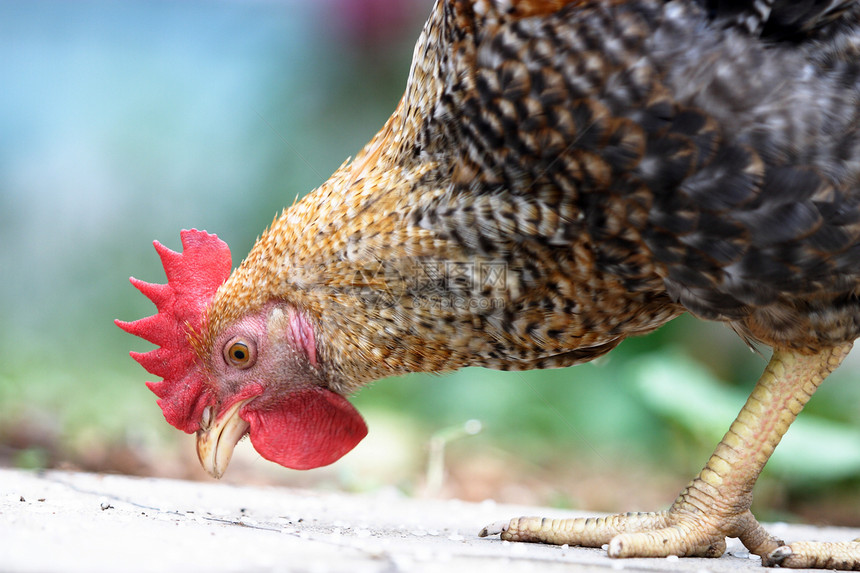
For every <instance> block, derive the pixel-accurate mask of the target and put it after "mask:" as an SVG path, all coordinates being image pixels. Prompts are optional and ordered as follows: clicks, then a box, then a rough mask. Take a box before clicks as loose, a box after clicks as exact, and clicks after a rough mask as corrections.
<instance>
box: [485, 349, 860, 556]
mask: <svg viewBox="0 0 860 573" xmlns="http://www.w3.org/2000/svg"><path fill="white" fill-rule="evenodd" d="M850 349H851V343H846V344H843V345H841V346H837V347H834V348H829V349H826V350H823V351H821V352H819V353H817V354H812V355H806V354H802V353H799V352H797V351H792V350H785V349H776V350H774V353H773V356H772V357H771V359H770V362H769V363H768V365H767V368H766V369H765V371H764V374H762V376H761V378H760V379H759V381H758V383H757V384H756V386H755V388H754V389H753V391H752V394H751V395H750V397H749V399H748V400H747V402H746V404H744V407H743V409H742V410H741V412H740V414H738V417H737V418H736V419H735V421H734V423H732V425H731V428H729V431H728V433H727V434H726V435H725V436H724V437H723V439H722V441H721V442H720V444H719V445H718V446H717V449H716V450H715V451H714V453H713V455H712V456H711V458H710V459H709V460H708V463H707V464H706V465H705V467H704V469H702V471H701V472H700V473H699V475H698V477H696V478H695V479H694V480H693V481H692V482H691V483H690V485H688V486H687V488H686V489H685V490H684V491H683V492H681V495H680V496H679V497H678V499H677V500H676V501H675V503H674V504H673V505H672V507H671V508H670V509H669V510H668V511H662V512H656V513H627V514H619V515H612V516H609V517H602V518H578V519H543V518H539V517H528V518H517V519H512V520H511V521H510V522H509V523H508V524H507V525H506V526H503V527H501V528H499V529H498V530H494V529H493V526H489V527H488V528H485V529H484V530H483V531H481V534H480V535H481V536H482V537H485V536H487V535H491V534H494V533H501V536H502V539H505V540H508V541H531V542H542V543H552V544H557V545H562V544H569V545H582V546H586V547H600V546H602V545H604V544H606V543H608V544H609V556H610V557H665V556H667V555H680V556H700V557H719V556H720V555H722V554H723V552H724V551H725V548H726V541H725V538H726V537H738V538H739V539H740V540H741V541H742V542H743V544H744V545H745V546H746V547H747V548H748V549H749V550H750V551H751V552H752V553H754V554H756V555H759V556H761V557H762V559H763V563H765V564H766V565H775V564H780V563H781V564H782V565H783V566H795V565H794V564H795V563H797V564H799V566H812V567H815V566H816V565H817V566H827V567H834V566H841V567H842V568H843V569H851V568H852V567H853V568H860V544H858V543H853V544H852V543H849V544H837V545H828V546H825V545H823V544H814V547H815V548H814V549H810V548H809V544H794V545H792V546H783V543H782V541H779V540H777V539H775V538H773V537H771V536H770V535H768V534H767V532H766V531H765V530H764V528H763V527H762V526H761V525H759V523H758V522H757V521H756V519H755V518H754V517H753V515H752V513H750V511H749V508H750V504H751V502H752V490H753V485H755V482H756V479H757V478H758V476H759V473H761V470H762V468H763V467H764V465H765V463H766V462H767V460H768V458H770V455H771V454H772V453H773V450H774V448H776V446H777V444H779V441H780V440H781V439H782V436H783V435H784V434H785V432H786V431H787V430H788V427H789V425H791V423H792V422H793V421H794V419H795V418H796V417H797V415H798V414H799V413H800V411H801V410H802V409H803V406H804V405H805V404H806V403H807V402H808V401H809V398H810V397H811V396H812V394H813V393H814V392H815V390H816V389H817V388H818V386H819V385H820V384H821V382H822V381H823V380H824V379H825V378H826V377H827V376H828V375H829V374H830V373H831V372H832V371H833V370H834V369H835V368H836V367H837V366H839V364H840V363H841V362H842V359H843V358H845V356H846V355H847V354H848V351H849V350H850Z"/></svg>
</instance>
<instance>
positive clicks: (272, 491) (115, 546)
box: [0, 470, 860, 573]
mask: <svg viewBox="0 0 860 573" xmlns="http://www.w3.org/2000/svg"><path fill="white" fill-rule="evenodd" d="M518 515H546V516H558V517H561V516H570V515H571V512H561V511H558V510H551V509H544V508H536V507H522V506H511V505H499V504H495V503H492V502H485V503H479V504H474V503H465V502H461V501H456V500H452V501H436V500H416V499H409V498H404V497H402V496H401V495H399V494H398V493H397V492H394V491H385V492H380V493H377V494H374V495H350V494H342V493H323V492H319V491H303V490H294V489H283V488H266V487H236V486H230V485H224V484H219V483H215V482H213V483H198V482H188V481H178V480H167V479H144V478H131V477H126V476H116V475H95V474H83V473H68V472H55V471H51V472H39V473H33V472H25V471H18V470H0V570H2V571H4V572H31V571H32V572H37V571H38V572H54V571H57V572H59V571H62V572H74V571H81V572H87V573H94V572H100V571H110V572H111V573H113V572H116V571H131V572H137V571H141V572H145V571H158V572H163V571H183V572H187V571H207V572H229V571H236V572H240V571H241V572H252V571H301V572H305V571H306V572H309V573H316V572H319V573H322V572H344V573H347V572H348V573H361V572H368V573H376V572H378V573H383V572H394V571H404V572H413V571H414V572H445V573H450V572H451V571H469V572H472V571H487V570H490V568H501V569H503V570H504V571H505V573H510V572H520V571H522V572H533V571H535V567H536V566H540V567H541V571H542V573H543V572H548V573H551V572H556V571H558V572H562V571H564V572H567V573H569V572H570V571H607V570H622V569H623V570H637V571H690V572H695V573H700V572H703V571H713V572H715V573H716V572H719V571H727V570H739V569H749V568H752V569H759V568H760V567H761V565H760V562H759V560H758V558H756V557H753V558H750V557H749V554H748V553H747V552H746V550H744V548H743V547H742V546H741V545H740V544H739V543H737V541H736V540H730V545H729V553H727V554H726V555H724V556H723V557H721V558H720V559H677V558H669V559H631V560H623V561H621V560H612V559H609V558H608V557H606V555H605V552H604V551H602V550H599V549H586V548H567V547H553V546H544V545H533V544H515V543H507V542H502V541H500V540H498V539H480V538H478V537H477V532H478V531H479V530H480V529H481V528H482V527H483V526H484V525H487V524H488V523H491V522H495V521H499V520H501V519H507V518H510V517H514V516H518ZM770 529H771V531H772V532H773V533H775V534H778V535H780V536H782V537H783V538H785V539H786V541H790V540H797V539H814V540H833V541H839V540H850V539H854V538H856V537H860V530H856V529H845V528H812V527H806V526H789V525H785V524H774V525H772V526H771V527H770Z"/></svg>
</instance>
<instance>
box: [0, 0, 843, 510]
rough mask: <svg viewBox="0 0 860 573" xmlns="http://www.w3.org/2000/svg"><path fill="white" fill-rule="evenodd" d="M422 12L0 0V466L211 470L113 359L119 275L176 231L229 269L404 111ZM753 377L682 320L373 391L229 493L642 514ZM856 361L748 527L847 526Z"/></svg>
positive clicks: (119, 358) (823, 393)
mask: <svg viewBox="0 0 860 573" xmlns="http://www.w3.org/2000/svg"><path fill="white" fill-rule="evenodd" d="M430 4H431V3H430V1H429V0H420V1H419V0H325V1H320V2H305V1H301V0H293V1H290V0H283V1H274V0H272V1H262V0H260V1H239V0H236V1H227V0H224V1H213V2H195V1H188V2H167V1H141V0H128V1H124V2H68V1H65V2H47V1H42V0H30V1H27V2H22V1H18V2H9V1H4V0H0V272H2V280H0V325H1V326H2V328H0V464H2V465H4V466H7V467H24V468H68V469H80V470H87V471H110V472H124V473H130V474H136V475H160V476H170V477H181V478H187V479H208V477H207V476H206V475H205V474H204V473H203V471H202V470H201V469H200V468H199V465H198V462H197V460H196V456H195V452H194V443H193V438H192V437H190V436H187V435H185V434H182V433H180V432H178V431H176V430H174V429H172V428H171V427H169V426H168V425H167V424H166V423H165V422H164V420H163V418H162V416H161V412H160V410H159V409H158V407H157V406H156V404H155V398H154V396H153V395H151V394H150V393H149V391H148V390H147V389H146V388H145V386H144V385H143V382H144V380H146V379H148V375H147V374H146V373H145V372H144V371H143V370H142V369H141V368H140V367H139V366H138V365H137V364H136V363H134V362H133V361H132V360H131V359H129V358H128V356H127V351H128V350H129V349H136V350H146V349H147V348H148V347H147V346H146V343H144V342H142V341H140V340H137V339H134V338H133V337H131V336H129V335H126V334H124V333H122V332H121V331H120V330H119V329H117V328H116V327H115V326H114V325H113V323H112V320H113V319H114V318H117V317H119V318H123V319H128V320H131V319H135V318H139V317H142V316H145V315H148V314H151V313H152V311H153V308H152V305H151V304H150V303H149V302H148V301H146V300H145V299H144V297H143V296H141V295H139V294H138V293H137V292H136V291H135V290H134V289H133V288H132V287H131V286H130V285H129V284H128V282H127V278H128V276H130V275H134V276H136V277H138V278H142V279H144V280H148V281H152V282H163V274H162V271H161V268H160V265H159V261H158V257H157V256H156V254H155V252H154V250H153V249H152V244H151V241H152V240H153V239H156V238H157V239H159V240H160V241H162V242H164V243H165V244H167V245H168V246H171V247H173V248H179V230H180V229H183V228H191V227H196V228H202V229H207V230H209V231H211V232H216V233H218V235H219V236H220V237H222V238H223V239H224V240H226V241H227V243H228V244H230V246H231V248H232V249H233V253H234V264H237V263H238V262H239V260H240V259H241V257H242V256H243V255H244V253H246V252H247V251H248V250H249V249H250V247H251V245H252V244H253V241H254V239H255V237H256V236H257V235H258V234H259V233H260V232H261V231H262V230H263V228H264V227H265V226H266V225H267V224H268V223H269V222H270V221H271V219H272V217H273V216H275V215H276V214H277V213H278V212H279V211H280V209H281V208H282V207H283V206H284V205H286V204H289V203H291V202H292V200H293V198H294V197H295V196H296V195H297V194H304V193H306V192H307V191H309V190H310V189H312V188H314V187H315V186H317V185H319V184H320V183H321V182H322V181H324V180H325V178H326V177H327V176H328V175H329V174H330V173H331V172H332V171H333V170H334V169H335V168H336V167H337V166H338V165H340V163H341V162H342V161H343V160H344V159H345V158H346V157H347V156H349V155H354V154H355V152H356V151H358V150H359V149H360V148H361V146H362V145H363V144H364V143H365V142H366V141H367V140H368V139H369V138H370V137H371V136H372V135H373V134H374V133H375V131H376V130H377V129H378V128H379V127H380V126H381V125H382V123H383V122H384V120H385V119H386V118H387V116H388V115H389V114H390V113H391V111H392V110H393V109H394V106H395V104H396V102H397V100H398V99H399V97H400V95H401V93H402V90H403V88H404V86H405V81H406V75H407V71H408V65H409V60H410V58H411V52H412V45H413V43H414V41H415V39H416V38H417V35H418V32H419V30H420V28H421V25H422V23H423V20H424V18H425V17H426V14H427V13H428V11H429V8H430ZM762 353H763V354H764V355H765V356H766V355H767V354H768V353H769V351H768V349H766V348H764V349H762ZM765 363H766V360H765V358H764V357H763V356H762V355H758V354H754V353H751V352H750V351H749V349H747V348H746V347H745V346H744V344H743V343H742V342H741V341H740V340H739V339H738V338H737V337H736V336H735V335H733V334H732V333H731V332H729V331H728V330H727V329H726V328H724V327H722V326H720V325H715V324H706V323H702V322H699V321H695V320H693V319H691V318H689V317H682V318H681V319H678V320H676V321H675V322H673V323H672V324H670V325H668V326H667V327H665V328H663V329H661V330H660V331H658V332H657V333H655V334H653V335H651V336H648V337H645V338H641V339H634V340H628V341H626V342H625V343H623V344H622V345H621V346H620V347H619V348H618V349H617V350H615V351H613V352H612V353H611V354H610V355H609V356H608V357H606V358H603V359H601V360H600V361H599V362H598V363H596V364H588V365H583V366H579V367H575V368H572V369H565V370H557V371H544V372H527V373H498V372H492V371H488V370H482V369H466V370H464V371H462V372H459V373H456V374H453V375H449V376H442V377H434V376H423V375H421V376H419V375H415V376H407V377H403V378H400V379H389V380H384V381H381V382H378V383H376V384H374V385H373V386H372V387H370V388H368V389H367V390H365V391H363V392H361V393H360V394H359V395H358V396H357V397H356V398H355V402H356V403H357V405H358V407H359V409H360V410H361V411H362V412H363V413H364V414H365V416H366V417H367V419H368V423H369V426H370V429H371V433H370V436H369V437H368V438H367V440H365V442H364V443H363V444H362V445H360V446H359V447H358V448H357V449H356V450H355V451H354V452H353V453H351V454H349V455H348V456H347V457H345V458H344V459H343V460H342V461H340V462H338V463H337V464H335V465H333V466H331V467H328V468H322V469H319V470H313V471H310V472H295V471H291V470H286V469H283V468H280V467H278V466H275V465H273V464H270V463H268V462H265V461H263V460H261V459H260V458H259V457H258V456H257V455H256V454H255V453H254V452H253V450H252V449H251V448H250V446H249V445H248V444H245V443H243V444H240V446H239V448H238V452H237V454H236V457H235V458H234V462H233V464H232V465H231V468H230V470H229V471H228V473H227V476H226V477H225V480H227V481H233V482H240V483H273V484H289V485H299V486H306V487H324V488H342V489H348V490H367V489H372V488H379V487H397V488H399V489H401V490H403V491H405V492H407V493H409V494H412V495H432V496H457V497H462V498H465V499H473V500H480V499H485V498H489V497H493V498H496V499H499V500H503V501H509V502H518V503H542V504H551V505H556V506H562V507H571V508H579V509H591V510H601V511H627V510H650V509H657V508H660V507H664V506H666V505H668V504H669V503H670V502H671V501H672V500H673V499H674V497H675V495H676V494H677V492H678V491H679V490H680V489H681V488H682V487H683V486H684V485H685V484H686V482H687V481H688V479H689V478H690V477H692V475H693V474H694V473H695V472H697V471H698V470H699V469H700V467H701V465H702V463H704V461H705V460H706V459H707V456H708V455H709V454H710V452H711V450H712V448H713V447H714V445H715V444H716V442H717V441H718V440H719V438H720V437H721V436H722V434H723V432H724V431H725V430H726V429H727V428H728V426H729V424H730V422H731V421H732V419H733V418H734V415H735V414H736V412H737V411H738V409H739V408H740V406H741V405H742V403H743V401H744V399H745V397H746V395H747V393H748V392H749V390H750V389H751V388H752V383H753V381H754V380H755V378H756V377H757V376H758V374H759V373H760V372H761V370H762V369H763V367H764V365H765ZM857 369H858V358H857V357H856V356H852V357H849V359H848V361H847V362H846V364H844V365H843V366H842V368H841V369H840V370H839V371H838V372H837V373H836V374H835V375H834V376H832V377H831V379H830V380H828V382H827V383H826V384H825V385H824V387H823V388H822V390H820V391H819V392H818V394H817V395H816V396H815V398H814V399H813V401H812V403H811V404H810V405H809V407H808V408H807V412H806V413H804V415H803V416H801V419H800V421H798V422H797V423H796V424H795V426H793V427H792V429H791V431H790V433H789V435H788V436H787V437H786V439H785V440H784V442H783V444H782V445H781V447H780V448H779V449H778V450H777V454H776V456H775V457H774V459H773V460H772V462H771V464H770V465H769V466H768V468H767V470H766V472H765V474H764V476H763V478H762V480H760V483H759V486H758V488H757V490H756V495H757V497H756V506H755V508H754V509H755V510H756V511H757V512H758V514H759V516H760V517H762V518H764V519H771V520H773V519H785V520H797V519H803V520H807V521H812V522H816V523H836V524H845V525H855V526H858V525H860V423H858V420H860V384H858V383H857V377H858V376H857ZM470 420H479V421H480V422H481V428H482V430H481V431H480V432H479V433H477V434H474V430H475V429H476V424H475V423H474V422H473V423H471V424H467V423H468V421H470ZM466 426H468V429H469V430H470V432H471V433H470V432H466V431H465V430H464V427H466ZM443 448H444V451H443ZM0 489H2V484H0Z"/></svg>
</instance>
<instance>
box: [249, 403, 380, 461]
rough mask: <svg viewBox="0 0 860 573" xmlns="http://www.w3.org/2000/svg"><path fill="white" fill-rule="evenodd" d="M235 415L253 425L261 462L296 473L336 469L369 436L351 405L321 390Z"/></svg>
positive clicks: (252, 441)
mask: <svg viewBox="0 0 860 573" xmlns="http://www.w3.org/2000/svg"><path fill="white" fill-rule="evenodd" d="M239 415H240V416H241V417H242V419H243V420H245V421H246V422H248V423H249V424H250V425H251V428H250V436H251V444H253V446H254V449H256V450H257V452H259V454H260V455H261V456H263V457H264V458H266V459H267V460H270V461H273V462H275V463H278V464H280V465H282V466H284V467H288V468H292V469H297V470H308V469H312V468H318V467H321V466H327V465H329V464H331V463H334V462H335V461H337V460H338V459H340V458H341V457H342V456H343V455H344V454H346V453H347V452H349V451H350V450H351V449H353V448H354V447H355V446H356V445H357V444H358V442H360V441H361V440H362V439H363V438H364V436H366V435H367V425H366V424H365V423H364V419H363V418H362V417H361V414H359V413H358V411H357V410H356V409H355V408H353V406H352V404H350V403H349V401H347V399H346V398H344V397H343V396H341V395H340V394H337V393H335V392H332V391H331V390H326V389H324V388H305V389H301V390H295V391H293V392H290V393H289V394H287V395H285V396H284V398H283V399H282V400H281V401H280V402H278V403H276V404H272V403H271V402H268V401H267V403H266V404H265V405H263V406H261V405H258V404H257V403H256V401H251V402H249V403H248V404H247V405H245V406H244V407H243V408H242V409H241V410H240V411H239Z"/></svg>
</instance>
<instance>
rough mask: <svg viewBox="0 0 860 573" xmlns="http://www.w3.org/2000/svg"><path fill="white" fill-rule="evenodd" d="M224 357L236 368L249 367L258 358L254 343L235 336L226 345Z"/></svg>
mask: <svg viewBox="0 0 860 573" xmlns="http://www.w3.org/2000/svg"><path fill="white" fill-rule="evenodd" d="M224 359H225V360H227V363H228V364H230V365H232V366H235V367H236V368H248V367H250V366H251V365H252V364H253V363H254V360H255V359H256V352H255V350H254V345H253V344H252V343H250V342H248V341H247V340H245V339H243V338H234V339H232V340H230V342H228V343H227V345H226V346H224Z"/></svg>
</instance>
